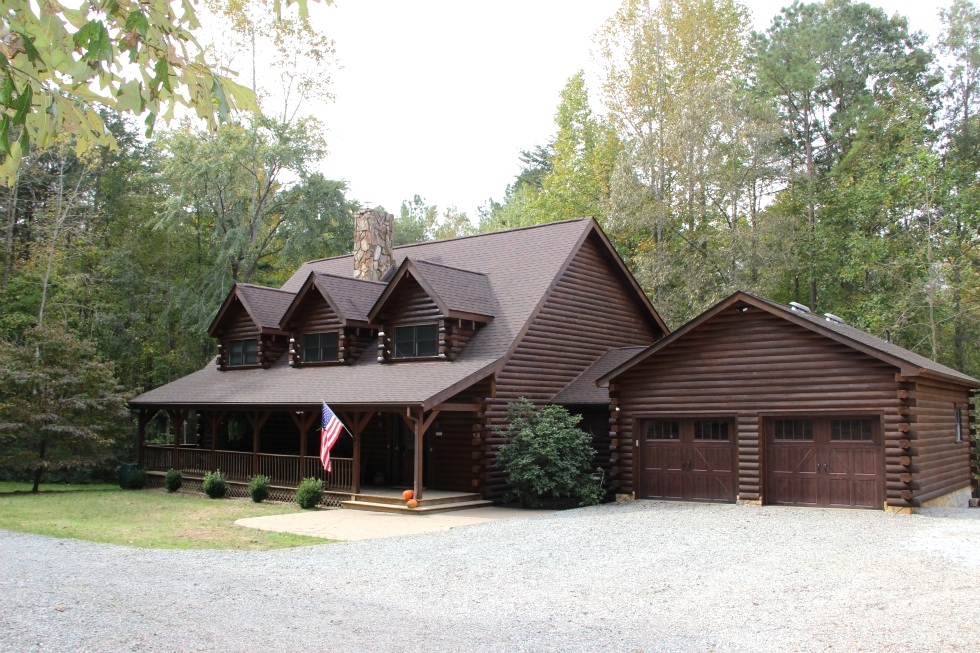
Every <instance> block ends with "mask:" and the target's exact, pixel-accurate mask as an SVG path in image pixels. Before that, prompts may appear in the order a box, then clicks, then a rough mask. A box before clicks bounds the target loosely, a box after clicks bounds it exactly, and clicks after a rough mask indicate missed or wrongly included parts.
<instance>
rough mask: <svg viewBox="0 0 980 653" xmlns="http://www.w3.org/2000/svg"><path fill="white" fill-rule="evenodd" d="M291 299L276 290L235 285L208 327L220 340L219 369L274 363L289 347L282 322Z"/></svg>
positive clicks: (289, 294) (210, 333) (288, 295)
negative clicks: (280, 324)
mask: <svg viewBox="0 0 980 653" xmlns="http://www.w3.org/2000/svg"><path fill="white" fill-rule="evenodd" d="M292 298H293V294H292V293H290V292H286V291H283V290H279V289H277V288H266V287H264V286H255V285H252V284H244V283H236V284H235V285H234V286H233V287H232V289H231V291H230V292H229V293H228V296H227V297H226V298H225V301H224V302H222V304H221V308H220V309H218V313H217V315H215V317H214V319H213V320H212V321H211V325H210V326H209V327H208V335H210V336H211V337H212V338H215V339H216V340H217V341H218V358H217V365H218V368H219V369H222V370H223V369H226V368H229V367H235V368H249V367H268V366H269V365H271V364H272V363H274V362H275V361H276V359H278V358H279V356H280V355H281V354H282V352H283V351H284V350H285V348H286V339H285V332H284V331H282V330H281V329H280V327H279V322H280V320H281V318H282V314H283V313H284V311H285V309H286V308H287V307H288V306H289V303H290V301H291V300H292Z"/></svg>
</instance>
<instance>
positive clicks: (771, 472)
mask: <svg viewBox="0 0 980 653" xmlns="http://www.w3.org/2000/svg"><path fill="white" fill-rule="evenodd" d="M392 221H393V216H391V215H389V214H385V213H381V212H378V211H365V212H363V213H361V214H360V215H359V216H357V219H356V225H355V238H354V251H353V253H352V254H351V255H347V256H340V257H335V258H328V259H322V260H317V261H309V262H307V263H304V264H303V265H302V266H301V267H300V268H299V269H298V270H297V271H296V273H295V274H294V275H293V276H292V277H291V278H290V279H289V280H288V281H287V282H286V283H285V284H284V285H283V286H282V287H281V288H267V287H261V286H255V285H250V284H236V285H235V287H234V288H232V290H231V291H230V293H229V294H228V297H227V298H226V300H225V301H224V303H223V304H222V306H221V308H220V309H219V311H218V313H217V315H216V316H215V318H214V321H213V322H212V324H211V327H210V330H209V334H210V335H211V336H212V337H213V338H214V339H215V341H216V356H215V358H214V360H213V361H212V362H211V363H210V364H208V365H207V366H206V367H205V368H204V369H202V370H200V371H198V372H195V373H193V374H190V375H188V376H186V377H183V378H181V379H178V380H176V381H174V382H172V383H169V384H167V385H164V386H161V387H159V388H156V389H153V390H150V391H148V392H146V393H144V394H142V395H140V396H138V397H136V398H135V399H133V400H132V402H131V405H132V407H133V408H134V410H136V411H137V413H138V434H139V447H138V450H139V460H140V463H141V464H142V465H143V466H145V467H146V468H147V469H148V471H149V474H150V477H151V479H153V480H154V481H155V482H156V483H160V482H162V476H163V474H164V473H165V472H166V471H167V470H168V469H170V468H175V469H179V470H181V471H182V472H183V474H184V478H185V484H186V485H188V486H190V487H193V486H194V485H195V484H197V483H200V481H201V479H202V478H203V475H204V474H205V473H206V472H207V471H210V470H214V469H220V470H221V471H222V472H224V473H225V474H226V476H227V477H228V479H229V481H230V484H231V488H232V493H233V495H234V494H237V495H239V496H244V495H245V485H246V484H247V481H248V479H249V477H251V476H252V475H254V474H258V473H261V474H265V475H266V476H269V477H270V479H271V481H272V484H273V498H279V499H288V498H290V497H291V496H292V493H293V492H294V490H295V487H296V486H297V485H298V483H299V482H300V480H301V479H303V478H307V477H314V478H320V479H322V480H323V481H324V484H325V487H326V488H327V490H328V493H327V499H326V501H325V503H327V504H328V505H342V506H344V507H349V508H360V509H368V510H387V511H405V510H407V509H406V508H405V507H404V501H402V500H401V497H400V489H401V488H413V489H414V491H415V496H416V498H418V499H419V500H420V505H419V508H418V509H417V510H416V512H420V513H424V512H434V511H441V510H450V509H462V508H467V507H474V506H479V505H486V504H488V503H490V502H494V501H499V500H501V499H502V498H503V496H504V493H505V491H506V483H505V481H504V473H503V472H502V471H501V470H500V469H498V468H497V467H496V465H495V458H496V450H497V448H498V447H499V446H500V445H501V444H502V439H501V437H500V435H499V433H498V431H497V429H498V427H499V426H501V425H502V424H503V421H504V416H505V412H506V408H507V404H508V403H509V402H511V401H514V400H517V399H519V398H521V397H526V398H528V399H530V400H531V401H533V402H534V403H536V404H538V405H546V404H549V403H551V404H560V405H564V406H566V407H568V408H569V410H570V411H572V412H573V413H575V414H578V415H581V416H582V422H581V427H582V428H583V429H585V430H586V431H588V432H590V433H591V434H592V436H593V442H594V446H595V448H596V450H597V452H598V454H597V460H596V464H597V465H598V466H601V467H602V468H603V469H604V470H605V471H606V473H607V474H606V477H607V478H608V479H609V483H610V489H611V491H612V492H614V493H615V495H616V496H617V497H618V498H624V499H625V498H656V499H680V500H698V501H717V502H734V501H744V502H750V503H761V502H765V503H772V504H789V505H814V506H841V507H863V508H878V509H881V508H882V507H886V508H889V509H893V510H907V509H911V508H913V507H915V506H919V505H923V504H925V503H928V502H930V501H933V502H935V501H947V502H951V503H953V504H955V505H960V504H961V503H963V502H964V501H965V500H966V498H967V497H968V496H969V486H970V458H969V457H970V453H969V447H970V445H969V432H970V431H969V430H970V425H971V419H970V403H969V393H970V392H971V390H972V389H973V388H977V387H980V381H976V380H975V379H972V378H970V377H968V376H965V375H963V374H961V373H959V372H956V371H955V370H952V369H950V368H947V367H944V366H942V365H938V364H936V363H934V362H932V361H930V360H928V359H925V358H922V357H920V356H917V355H915V354H913V353H911V352H909V351H907V350H904V349H901V348H900V347H897V346H895V345H893V344H891V343H887V342H885V341H882V340H879V339H878V338H874V337H872V336H870V335H868V334H867V333H864V332H863V331H860V330H858V329H855V328H853V327H850V326H847V325H845V324H842V323H841V322H840V321H839V319H837V318H832V317H826V316H817V315H814V314H812V313H809V312H806V311H804V310H803V307H799V308H796V309H794V308H791V307H786V306H782V305H780V304H775V303H773V302H769V301H766V300H763V299H760V298H758V297H754V296H752V295H748V294H746V293H736V294H735V295H733V296H732V297H729V298H728V299H726V300H725V301H723V302H721V303H719V304H718V305H716V306H715V307H713V308H712V309H710V310H708V311H707V312H705V313H704V314H703V315H701V316H699V317H697V318H695V319H694V320H692V321H691V322H689V323H687V324H685V325H684V326H682V327H680V328H679V329H677V330H676V331H674V332H673V333H669V332H668V329H667V327H666V325H665V324H664V323H663V321H662V320H661V319H660V316H659V315H658V314H657V311H656V310H655V309H654V307H653V305H652V304H651V303H650V300H649V299H648V298H647V296H646V295H645V294H644V292H643V291H642V289H641V288H640V286H639V284H638V283H637V282H636V280H635V279H634V277H633V276H632V274H631V273H630V272H629V270H628V269H627V267H626V265H625V264H624V263H623V261H622V260H621V259H620V257H619V256H618V255H617V253H616V251H615V249H614V248H613V247H612V245H611V243H610V242H609V239H608V238H607V237H606V235H605V234H604V233H603V231H602V229H601V228H600V227H599V225H598V224H597V223H596V222H595V221H594V220H593V219H591V218H585V219H578V220H568V221H564V222H555V223H550V224H546V225H539V226H534V227H527V228H522V229H513V230H509V231H501V232H495V233H489V234H481V235H477V236H468V237H462V238H455V239H450V240H442V241H435V242H427V243H420V244H415V245H406V246H401V247H392V245H391V242H392V239H391V235H392ZM668 333H669V335H668ZM322 402H326V403H327V404H329V405H330V407H331V408H332V409H333V410H334V411H335V412H336V413H337V414H338V415H339V416H340V417H341V419H342V420H343V422H344V424H345V425H346V428H347V430H348V431H349V435H344V436H342V437H341V439H340V441H339V442H338V444H337V445H336V446H335V448H334V450H333V452H332V458H333V471H332V472H330V473H327V472H325V471H324V469H323V466H322V465H321V463H320V459H319V437H318V431H319V421H320V406H321V404H322ZM159 424H163V425H164V426H163V428H162V430H163V431H164V432H165V433H166V434H167V436H166V438H161V437H160V435H159V430H161V429H157V437H156V438H154V441H153V442H150V441H148V440H147V433H148V426H156V425H159ZM162 439H165V441H163V442H161V440H162Z"/></svg>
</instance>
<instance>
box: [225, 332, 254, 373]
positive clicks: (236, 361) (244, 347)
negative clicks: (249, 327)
mask: <svg viewBox="0 0 980 653" xmlns="http://www.w3.org/2000/svg"><path fill="white" fill-rule="evenodd" d="M257 349H258V342H257V341H256V340H254V339H249V340H232V341H230V342H229V343H228V367H238V366H241V365H255V363H256V356H255V354H256V351H257Z"/></svg>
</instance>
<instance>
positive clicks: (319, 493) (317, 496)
mask: <svg viewBox="0 0 980 653" xmlns="http://www.w3.org/2000/svg"><path fill="white" fill-rule="evenodd" d="M322 499H323V481H321V480H320V479H318V478H304V479H303V482H302V483H300V484H299V487H298V488H296V503H298V504H299V507H300V508H304V509H309V508H316V506H317V504H319V503H320V501H321V500H322Z"/></svg>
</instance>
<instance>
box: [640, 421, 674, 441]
mask: <svg viewBox="0 0 980 653" xmlns="http://www.w3.org/2000/svg"><path fill="white" fill-rule="evenodd" d="M646 438H647V440H680V438H681V424H680V422H677V421H673V420H654V421H651V422H647V425H646Z"/></svg>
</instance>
